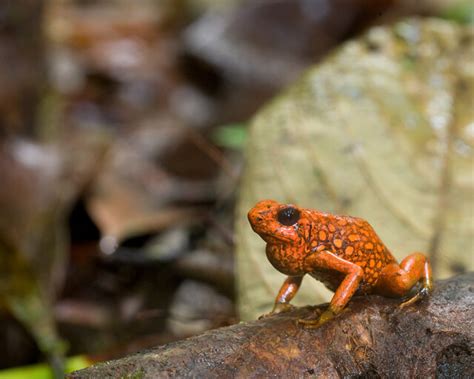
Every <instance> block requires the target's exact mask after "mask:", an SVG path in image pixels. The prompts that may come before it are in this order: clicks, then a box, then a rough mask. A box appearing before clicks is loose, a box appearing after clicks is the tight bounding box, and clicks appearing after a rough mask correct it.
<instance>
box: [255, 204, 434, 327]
mask: <svg viewBox="0 0 474 379" xmlns="http://www.w3.org/2000/svg"><path fill="white" fill-rule="evenodd" d="M248 219H249V222H250V225H251V226H252V229H253V230H254V231H255V232H256V233H258V234H259V235H260V236H261V237H262V238H263V240H264V241H265V242H267V246H266V254H267V257H268V259H269V261H270V262H271V264H272V265H273V266H274V267H275V268H276V269H277V270H279V271H280V272H282V273H284V274H286V275H288V278H287V280H286V281H285V282H284V283H283V285H282V287H281V289H280V292H279V293H278V295H277V298H276V300H275V307H274V309H273V311H272V312H278V311H281V310H286V309H289V307H288V306H287V305H288V304H289V302H290V300H291V299H292V298H293V297H294V296H295V294H296V292H297V291H298V289H299V285H300V283H301V280H302V278H303V276H304V275H305V274H309V275H311V276H312V277H314V278H315V279H317V280H319V281H321V282H322V283H324V285H325V286H326V287H327V288H329V289H330V290H332V291H334V292H335V294H334V297H333V299H332V300H331V304H330V306H329V308H328V310H327V311H326V312H325V313H323V314H322V315H321V317H320V318H319V319H318V320H300V321H301V323H303V324H305V325H306V326H308V327H317V326H319V325H321V324H322V323H324V322H326V321H327V320H329V319H330V318H332V317H333V316H334V315H335V314H337V313H340V312H341V311H342V309H343V308H344V307H345V305H346V304H347V302H348V301H349V300H350V298H351V297H352V296H353V295H354V294H368V293H377V294H381V295H384V296H390V297H403V296H405V295H406V294H407V293H409V292H410V290H411V289H412V287H413V286H414V285H415V284H416V283H417V282H420V281H423V287H422V291H420V292H419V293H418V294H417V295H415V296H414V297H413V298H412V299H410V300H408V301H406V302H405V303H403V304H402V306H404V305H409V304H412V303H414V302H415V301H417V300H418V299H419V298H420V297H421V296H422V295H423V294H425V293H427V292H429V291H430V290H431V288H432V284H431V267H430V265H429V262H428V260H427V258H426V257H425V256H424V255H423V254H421V253H414V254H412V255H409V256H408V257H407V258H405V259H404V260H403V261H402V262H401V264H400V265H399V264H398V263H397V261H396V259H395V258H394V257H393V255H392V254H391V253H390V251H389V250H388V249H387V247H386V246H385V245H384V243H383V242H382V241H381V240H380V238H379V237H378V236H377V234H376V233H375V231H374V229H373V228H372V227H371V226H370V224H369V223H368V222H367V221H365V220H363V219H360V218H357V217H350V216H338V215H332V214H329V213H323V212H319V211H316V210H311V209H304V208H300V207H297V206H295V205H291V204H290V205H289V204H280V203H278V202H276V201H273V200H263V201H261V202H259V203H257V204H256V205H255V207H254V208H252V209H251V210H250V212H249V213H248Z"/></svg>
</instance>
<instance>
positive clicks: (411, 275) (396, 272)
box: [376, 253, 433, 308]
mask: <svg viewBox="0 0 474 379" xmlns="http://www.w3.org/2000/svg"><path fill="white" fill-rule="evenodd" d="M420 281H422V287H421V289H420V291H418V293H417V294H416V295H415V296H413V297H411V298H410V299H408V300H406V301H404V302H403V303H402V304H400V307H402V308H403V307H406V306H408V305H411V304H413V303H415V302H417V301H418V300H420V299H421V298H422V297H424V296H425V295H427V294H428V293H430V292H431V290H432V289H433V281H432V275H431V265H430V262H429V261H428V258H427V257H426V256H425V255H423V254H421V253H413V254H411V255H409V256H408V257H406V258H405V259H404V260H403V261H402V262H401V263H400V264H399V265H398V264H396V263H392V264H390V265H388V266H387V267H385V269H384V270H383V271H382V273H381V278H380V280H379V281H378V282H377V289H376V292H378V293H381V294H384V295H388V296H393V297H403V296H405V295H406V294H407V293H408V292H409V291H410V290H411V289H412V288H413V286H414V285H415V284H417V283H418V282H420Z"/></svg>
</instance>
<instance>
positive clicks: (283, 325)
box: [68, 273, 474, 379]
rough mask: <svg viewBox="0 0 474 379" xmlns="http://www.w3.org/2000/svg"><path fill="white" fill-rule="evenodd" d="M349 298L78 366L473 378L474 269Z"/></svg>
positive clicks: (178, 373)
mask: <svg viewBox="0 0 474 379" xmlns="http://www.w3.org/2000/svg"><path fill="white" fill-rule="evenodd" d="M399 303H400V300H397V299H388V298H383V297H380V296H365V297H357V298H354V299H352V301H351V302H350V304H349V306H348V307H347V309H346V311H345V312H343V314H341V315H340V316H338V317H337V318H336V319H334V320H332V321H330V322H328V323H327V324H325V325H323V326H322V327H320V328H318V329H304V328H302V327H301V326H299V325H297V324H296V320H297V319H299V318H307V317H311V316H312V315H314V314H315V313H316V312H319V311H320V310H321V309H324V306H318V307H304V308H298V309H295V310H293V311H291V312H288V313H284V314H279V315H275V316H271V317H267V318H264V319H261V320H258V321H253V322H249V323H241V324H238V325H233V326H230V327H226V328H221V329H217V330H213V331H209V332H207V333H204V334H202V335H200V336H196V337H193V338H189V339H186V340H183V341H178V342H174V343H171V344H168V345H164V346H159V347H156V348H154V349H151V350H148V351H145V352H141V353H138V354H135V355H131V356H128V357H125V358H122V359H118V360H115V361H110V362H106V363H102V364H98V365H97V366H93V367H91V368H87V369H84V370H80V371H77V372H75V373H72V374H70V375H69V376H68V378H69V379H86V378H170V377H180V378H183V377H184V378H191V377H193V378H232V377H237V378H263V377H284V378H302V377H315V378H434V377H436V378H472V377H474V354H473V350H474V273H470V274H464V275H460V276H457V277H455V278H451V279H448V280H444V281H439V282H437V283H436V287H435V290H434V292H433V294H432V295H431V296H429V297H428V298H425V299H423V300H422V301H421V302H419V303H418V304H415V305H413V306H410V307H407V308H404V309H401V308H399V307H398V304H399Z"/></svg>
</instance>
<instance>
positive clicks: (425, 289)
mask: <svg viewBox="0 0 474 379" xmlns="http://www.w3.org/2000/svg"><path fill="white" fill-rule="evenodd" d="M432 290H433V287H432V285H431V284H429V285H426V284H425V285H423V287H422V288H421V289H420V290H419V291H418V292H417V293H416V295H415V296H413V297H411V298H410V299H408V300H405V301H404V302H403V303H401V304H400V305H399V307H400V308H405V307H408V306H410V305H412V304H415V303H416V302H418V301H420V300H421V299H423V298H425V297H426V296H428V295H429V294H430V293H431V291H432Z"/></svg>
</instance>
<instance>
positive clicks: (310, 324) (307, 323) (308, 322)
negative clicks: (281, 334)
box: [296, 318, 320, 329]
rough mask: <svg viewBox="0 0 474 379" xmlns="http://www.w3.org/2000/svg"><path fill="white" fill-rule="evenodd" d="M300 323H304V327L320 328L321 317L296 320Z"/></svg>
mask: <svg viewBox="0 0 474 379" xmlns="http://www.w3.org/2000/svg"><path fill="white" fill-rule="evenodd" d="M296 323H297V324H298V325H303V328H305V329H316V328H319V326H320V323H319V318H315V319H309V320H308V319H304V318H300V319H298V320H297V321H296Z"/></svg>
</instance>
